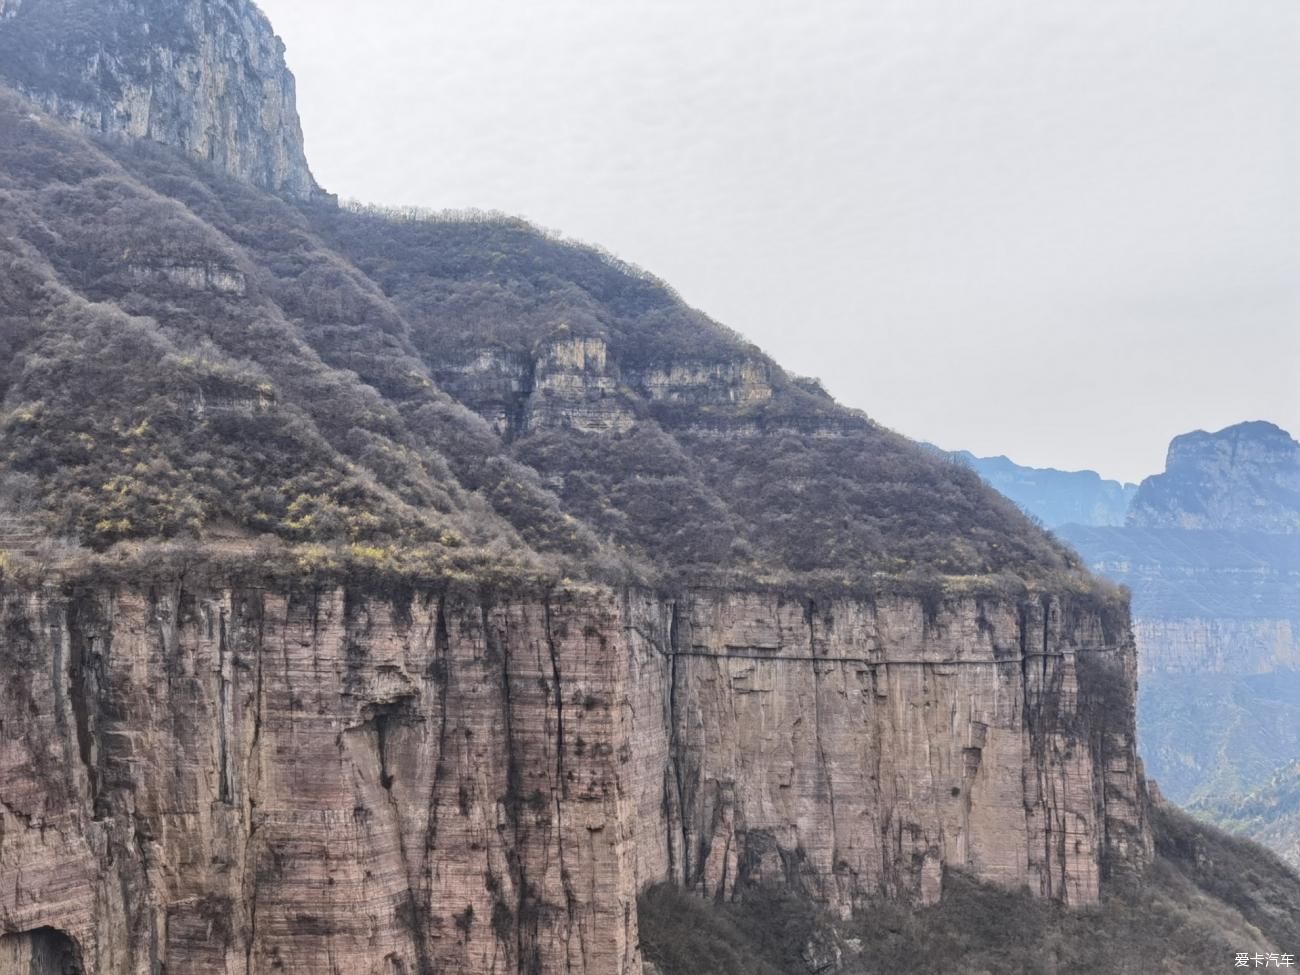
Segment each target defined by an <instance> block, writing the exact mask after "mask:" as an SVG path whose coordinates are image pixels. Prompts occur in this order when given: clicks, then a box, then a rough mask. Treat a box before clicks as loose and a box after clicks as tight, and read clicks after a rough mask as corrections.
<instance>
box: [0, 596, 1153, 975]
mask: <svg viewBox="0 0 1300 975" xmlns="http://www.w3.org/2000/svg"><path fill="white" fill-rule="evenodd" d="M3 624H4V629H3V631H0V632H2V633H3V635H2V636H0V671H2V677H3V680H0V695H2V696H0V716H2V718H0V800H2V801H0V934H2V935H3V937H0V973H2V975H17V973H19V972H21V973H22V975H30V973H31V972H40V973H44V972H46V971H51V972H58V971H61V969H60V968H58V967H52V968H51V967H49V966H50V965H63V966H65V968H64V969H62V970H66V971H83V972H86V973H103V975H110V973H111V975H117V973H123V975H127V973H129V975H137V973H139V975H145V973H150V972H155V971H158V970H159V966H160V965H165V966H166V970H167V971H168V972H187V973H189V972H193V973H223V975H234V973H236V972H238V973H241V975H250V973H259V972H261V973H270V972H275V971H283V970H288V971H302V972H307V971H310V972H321V973H327V972H328V973H347V975H358V973H361V975H365V973H373V975H381V973H382V975H393V973H421V972H443V971H445V972H451V971H454V972H461V973H470V975H478V973H483V975H489V973H491V975H506V973H540V972H560V971H566V972H579V973H588V975H609V973H619V975H639V973H640V972H641V959H640V956H639V950H638V936H637V916H636V896H637V894H638V892H639V891H640V890H641V889H643V888H644V887H645V886H646V885H648V884H651V883H655V882H660V881H663V880H665V879H671V880H674V881H676V882H677V883H680V884H683V885H687V886H690V887H693V888H696V889H699V890H701V891H704V892H708V893H711V894H720V895H722V896H728V895H731V894H733V893H735V892H736V891H738V890H740V889H742V888H743V887H744V885H745V884H748V883H753V882H759V881H766V880H774V881H779V882H782V883H788V884H793V885H797V886H799V887H800V888H803V889H805V890H807V891H809V892H810V893H812V894H814V895H815V896H818V897H820V898H821V899H822V900H824V901H825V902H826V903H827V904H829V905H831V906H833V907H835V908H837V909H839V910H841V911H848V910H850V909H852V908H853V907H855V906H859V905H862V904H863V903H865V901H866V899H867V898H869V897H872V896H877V895H881V894H886V895H892V896H897V897H903V898H910V899H916V900H933V899H934V898H936V897H937V896H938V895H939V892H940V885H941V882H942V876H943V870H944V868H946V867H956V868H961V869H965V870H968V871H970V872H972V873H975V874H977V875H980V876H983V877H986V878H989V879H991V880H994V881H997V882H1000V883H1004V884H1007V885H1015V886H1020V885H1028V886H1029V887H1030V888H1031V889H1033V890H1035V891H1037V892H1040V893H1041V894H1043V895H1044V896H1048V897H1053V898H1057V899H1059V900H1062V901H1064V902H1067V903H1070V904H1086V903H1089V902H1091V901H1093V900H1095V899H1096V898H1097V896H1098V885H1099V882H1100V879H1101V877H1102V875H1103V874H1104V873H1106V872H1107V871H1108V870H1115V869H1123V868H1137V867H1140V866H1141V865H1142V864H1143V863H1144V862H1145V860H1146V858H1147V855H1148V849H1149V845H1150V840H1149V836H1148V833H1147V827H1146V823H1145V814H1144V807H1143V804H1142V802H1141V801H1140V799H1139V796H1140V795H1141V771H1140V768H1139V767H1138V763H1137V760H1136V757H1135V752H1134V743H1133V715H1132V690H1133V674H1134V659H1133V650H1132V643H1131V640H1130V638H1129V635H1128V632H1127V627H1126V626H1123V627H1122V628H1121V630H1120V631H1119V632H1116V631H1115V630H1114V628H1113V627H1112V625H1111V624H1110V623H1108V622H1107V621H1106V620H1104V619H1103V618H1102V617H1101V616H1099V615H1098V614H1096V613H1093V612H1091V611H1089V610H1087V609H1085V608H1082V607H1075V606H1072V605H1071V604H1070V602H1069V600H1064V601H1062V600H1054V599H1045V600H1043V601H1042V602H1039V601H1034V602H1031V603H1029V604H1027V605H1023V606H1017V605H1012V604H1008V603H1004V602H1001V601H997V600H989V601H985V600H976V599H972V598H966V599H951V600H948V601H942V602H939V603H937V604H935V605H930V606H928V607H927V605H926V604H924V603H923V602H922V601H920V600H916V599H911V598H888V599H878V600H875V601H865V600H832V601H827V602H814V601H808V600H799V599H789V598H783V597H778V596H776V595H770V594H761V595H760V594H752V593H749V594H747V593H722V592H694V593H690V594H688V595H686V596H683V597H682V598H680V599H677V600H666V599H662V598H657V597H654V596H652V595H650V594H648V593H643V592H615V591H611V590H589V591H582V592H574V593H567V594H563V595H553V596H551V597H549V598H518V599H515V598H498V599H484V598H481V597H474V596H469V595H457V594H455V593H446V594H424V595H419V594H417V595H414V596H411V595H410V594H405V595H400V596H398V595H394V594H391V593H390V594H388V595H387V596H384V597H380V596H374V595H370V596H367V595H363V594H361V593H358V592H353V591H350V590H338V591H325V592H313V591H305V592H269V591H263V590H256V589H239V588H231V587H228V586H224V587H223V586H194V585H192V584H191V585H186V586H182V585H180V584H176V585H172V586H170V587H165V588H152V589H148V590H134V589H118V588H110V587H92V588H87V589H80V588H79V589H67V590H63V589H53V588H51V589H45V590H42V591H8V592H5V593H4V594H3ZM33 959H37V961H35V962H34V961H33ZM50 959H53V960H52V961H51V960H50ZM33 965H35V966H36V967H33ZM40 965H46V967H39V966H40Z"/></svg>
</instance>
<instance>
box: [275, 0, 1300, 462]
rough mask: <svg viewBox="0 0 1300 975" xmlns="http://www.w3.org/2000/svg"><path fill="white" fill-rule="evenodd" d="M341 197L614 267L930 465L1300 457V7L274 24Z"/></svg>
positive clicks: (337, 7)
mask: <svg viewBox="0 0 1300 975" xmlns="http://www.w3.org/2000/svg"><path fill="white" fill-rule="evenodd" d="M260 3H261V5H262V7H263V8H264V9H265V10H266V12H267V13H268V14H269V15H270V17H271V19H272V21H273V23H274V24H275V26H276V29H277V30H278V31H279V33H280V34H281V36H282V37H283V38H284V39H285V42H286V43H287V45H288V48H289V63H290V66H291V67H292V68H293V69H294V71H295V72H296V73H297V75H298V87H299V104H300V108H301V111H302V115H303V124H304V127H305V129H306V133H307V150H308V155H309V157H310V160H311V162H312V165H313V168H314V169H315V172H316V175H317V178H318V179H319V180H320V181H321V182H322V183H323V184H324V185H325V186H326V187H328V188H329V189H330V190H332V191H334V192H336V193H339V194H340V195H342V196H344V197H352V198H357V199H362V200H366V201H371V202H379V203H390V204H406V203H411V204H419V205H423V206H431V207H468V206H477V207H482V208H485V209H500V210H505V211H508V212H511V213H516V214H520V215H522V216H525V217H527V218H528V219H530V220H533V221H535V222H537V223H540V224H542V225H544V226H547V227H551V228H555V229H558V230H562V231H564V232H565V233H567V234H569V235H571V236H573V237H577V238H580V239H583V240H588V241H592V242H596V243H600V244H602V245H604V246H606V247H608V248H609V249H611V250H613V251H615V252H616V253H617V254H619V255H620V256H622V257H624V258H625V259H627V260H630V261H633V262H635V263H637V264H640V265H642V266H644V267H646V268H647V269H649V270H651V271H653V272H654V273H656V274H658V275H659V276H661V277H663V278H665V279H667V280H668V281H670V282H671V283H672V284H673V285H675V286H676V287H677V288H678V289H679V290H680V291H681V293H682V294H683V295H684V296H685V297H686V298H687V300H689V301H690V302H691V303H692V304H694V305H697V306H698V307H700V308H702V309H704V310H705V311H707V312H708V313H710V314H711V315H713V316H714V317H715V318H717V319H719V320H721V321H723V322H725V323H727V324H729V325H731V326H733V327H734V328H736V329H738V330H739V331H741V332H743V333H745V334H746V335H747V336H749V337H750V338H752V339H753V340H754V341H756V342H757V343H758V344H760V345H761V346H763V347H764V348H765V349H766V350H767V351H769V352H770V353H772V354H773V355H774V356H775V357H776V358H777V359H778V360H779V361H780V362H782V363H783V364H784V365H785V366H786V367H787V368H790V369H792V370H794V371H795V372H798V373H803V374H807V375H814V376H819V377H821V378H822V380H823V381H824V382H825V383H826V385H827V387H828V388H829V389H830V390H831V392H833V393H834V394H835V395H836V396H837V397H838V398H839V399H840V400H842V401H843V402H846V403H848V404H850V405H853V406H857V407H860V408H862V409H864V410H866V411H867V412H868V413H870V414H871V415H872V416H874V417H876V418H877V419H879V420H880V421H882V422H884V423H886V424H888V425H889V426H892V427H894V428H896V429H898V430H900V431H902V432H904V433H906V434H909V435H911V436H914V437H917V438H923V439H928V440H932V441H935V442H936V443H939V444H941V445H943V446H946V447H952V448H958V447H961V448H967V449H970V450H974V451H976V452H977V453H983V454H987V453H1007V454H1009V455H1011V456H1012V457H1013V458H1014V459H1016V460H1018V461H1020V462H1021V463H1030V464H1037V465H1050V466H1057V467H1069V468H1079V467H1090V468H1094V469H1097V470H1100V471H1101V472H1102V473H1104V474H1106V475H1107V476H1111V477H1122V478H1127V479H1136V478H1139V477H1141V476H1143V475H1145V474H1148V473H1152V472H1154V471H1156V470H1158V469H1160V468H1161V467H1162V466H1163V458H1164V451H1165V447H1166V445H1167V443H1168V441H1169V439H1170V438H1171V437H1172V436H1173V435H1175V434H1177V433H1180V432H1184V431H1187V430H1191V429H1196V428H1211V429H1217V428H1219V427H1222V426H1226V425H1228V424H1231V423H1235V422H1237V421H1240V420H1245V419H1271V420H1273V421H1274V422H1277V423H1280V424H1282V425H1283V426H1286V427H1288V428H1289V429H1291V430H1292V432H1293V433H1300V3H1297V2H1296V0H1136V2H1135V0H979V2H977V3H975V2H971V0H857V2H852V0H600V2H592V0H434V2H429V0H371V2H369V3H366V4H364V5H362V4H357V3H356V0H260Z"/></svg>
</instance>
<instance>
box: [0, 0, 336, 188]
mask: <svg viewBox="0 0 1300 975" xmlns="http://www.w3.org/2000/svg"><path fill="white" fill-rule="evenodd" d="M0 78H3V79H6V80H8V81H10V82H11V83H13V84H14V85H15V87H17V88H18V89H19V90H20V91H22V92H23V93H24V94H26V95H28V96H29V97H30V98H31V99H32V100H33V101H35V102H36V103H38V104H39V105H40V106H41V107H42V108H44V109H45V110H46V111H48V112H49V113H50V114H51V115H55V116H58V117H60V118H63V119H66V120H68V121H71V122H75V123H77V124H78V125H81V126H83V127H85V128H87V129H89V130H91V131H93V132H98V133H103V134H105V135H110V136H122V137H127V138H134V139H148V140H151V141H154V142H161V143H165V144H167V145H170V146H172V147H174V148H177V149H180V150H182V151H183V152H185V153H188V154H190V155H193V156H196V157H198V158H200V159H204V160H207V161H209V162H211V163H212V164H213V165H214V166H216V167H217V168H218V169H220V170H223V171H224V172H226V173H229V174H230V175H232V176H237V177H240V178H242V179H247V180H249V181H251V182H253V183H256V184H257V185H259V186H261V187H262V188H264V189H268V190H271V191H273V192H276V193H283V194H285V195H287V196H291V197H296V198H299V199H306V198H308V197H310V196H312V195H313V194H315V193H316V192H318V190H317V187H316V183H315V180H313V179H312V175H311V171H310V170H309V168H308V166H307V158H306V155H305V153H304V150H303V136H302V126H301V124H300V122H299V119H298V109H297V105H296V101H295V84H294V78H293V75H292V74H291V73H290V72H289V70H288V68H287V67H286V66H285V61H284V45H283V43H281V41H280V39H279V38H278V37H276V35H275V32H274V31H273V30H272V29H271V25H270V23H269V22H268V21H267V19H266V17H265V16H264V15H263V14H262V12H261V11H260V10H258V9H257V7H256V6H255V5H254V4H253V3H251V2H249V0H185V2H181V3H177V2H171V0H145V2H138V0H93V2H91V0H73V2H60V0H5V2H3V3H0Z"/></svg>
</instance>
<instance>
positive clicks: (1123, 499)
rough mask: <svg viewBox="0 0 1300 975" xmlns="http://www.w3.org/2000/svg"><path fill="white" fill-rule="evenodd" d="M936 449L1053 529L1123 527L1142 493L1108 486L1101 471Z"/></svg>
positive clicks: (1115, 483)
mask: <svg viewBox="0 0 1300 975" xmlns="http://www.w3.org/2000/svg"><path fill="white" fill-rule="evenodd" d="M933 449H934V450H939V452H940V453H944V454H947V455H948V456H949V457H951V458H952V459H953V460H955V461H958V462H959V463H962V464H965V465H967V466H968V467H970V468H972V469H973V470H974V471H975V472H976V473H977V474H979V476H980V477H982V478H984V480H985V481H987V482H988V483H989V484H991V485H992V486H993V487H995V488H996V489H997V490H999V491H1001V492H1002V493H1003V494H1005V495H1006V496H1007V497H1008V498H1010V499H1011V500H1012V501H1014V502H1015V503H1016V504H1018V505H1020V507H1021V508H1023V509H1024V510H1025V511H1027V512H1029V513H1030V514H1031V515H1033V516H1034V517H1035V518H1037V519H1038V520H1039V521H1041V522H1042V523H1043V524H1044V525H1046V526H1047V527H1048V528H1057V527H1059V526H1061V525H1071V524H1073V525H1093V526H1103V527H1104V526H1113V525H1122V524H1124V521H1125V519H1126V518H1127V517H1128V509H1129V505H1130V504H1131V503H1132V501H1133V498H1134V497H1135V496H1136V495H1137V491H1138V488H1137V485H1136V484H1121V483H1120V482H1119V481H1107V480H1105V479H1104V478H1102V476H1101V475H1100V474H1098V473H1097V472H1096V471H1058V470H1056V469H1054V468H1050V467H1048V468H1038V467H1022V466H1021V465H1020V464H1017V463H1015V462H1014V461H1012V460H1011V459H1009V458H1007V457H976V456H975V455H974V454H972V453H971V452H970V451H967V450H957V451H945V450H940V449H939V448H938V447H934V448H933Z"/></svg>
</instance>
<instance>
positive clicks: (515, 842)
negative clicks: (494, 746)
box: [479, 603, 541, 975]
mask: <svg viewBox="0 0 1300 975" xmlns="http://www.w3.org/2000/svg"><path fill="white" fill-rule="evenodd" d="M479 610H480V612H481V614H482V618H483V645H484V648H485V650H486V651H487V653H488V654H489V656H491V655H492V653H493V650H494V644H493V637H492V626H491V623H490V621H489V618H488V607H487V605H486V604H485V603H480V604H479ZM510 646H511V640H510V637H509V634H507V635H506V638H505V639H504V640H502V641H500V644H499V647H498V648H497V649H499V651H500V652H499V654H498V656H499V659H500V661H501V704H502V710H503V719H504V721H505V733H506V735H505V737H506V796H505V815H506V820H507V824H508V825H509V828H510V840H511V842H510V845H509V846H508V848H507V850H506V864H507V866H508V867H509V868H510V877H511V881H512V882H513V883H514V889H515V897H516V900H515V924H514V928H515V932H514V933H515V957H514V962H515V964H514V966H511V967H515V968H517V970H518V971H519V972H520V973H521V975H533V973H535V972H536V973H540V971H541V958H540V956H539V954H538V949H537V923H538V912H537V911H536V910H535V909H533V908H532V892H531V890H530V887H529V884H528V878H527V877H526V876H525V874H524V867H523V862H522V860H521V858H520V847H521V845H522V844H521V837H520V829H519V809H520V806H521V805H522V803H523V782H522V780H521V775H522V774H523V773H522V770H521V769H520V768H519V750H518V742H517V739H516V737H515V721H514V691H513V687H512V682H511V678H510V668H511V666H512V663H513V658H512V655H511V652H510ZM530 946H531V950H530ZM504 947H505V948H506V950H507V953H508V952H509V945H508V944H507V945H504Z"/></svg>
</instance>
